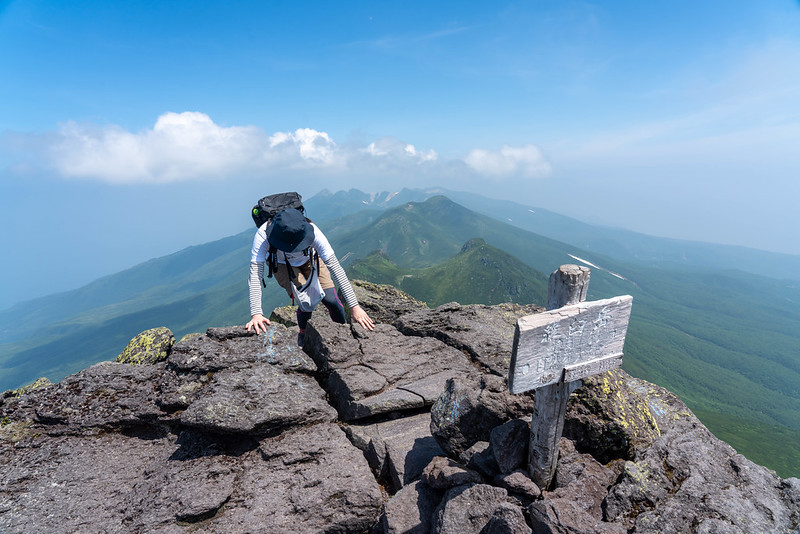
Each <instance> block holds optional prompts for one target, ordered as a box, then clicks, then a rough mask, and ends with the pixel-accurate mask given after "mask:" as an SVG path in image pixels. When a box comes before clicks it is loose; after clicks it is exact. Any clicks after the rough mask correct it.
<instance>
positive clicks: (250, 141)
mask: <svg viewBox="0 0 800 534" xmlns="http://www.w3.org/2000/svg"><path fill="white" fill-rule="evenodd" d="M42 142H43V143H44V144H46V146H47V148H46V152H47V154H48V157H49V158H48V159H49V162H50V164H51V165H52V166H53V168H54V169H55V170H56V171H57V173H58V174H59V175H61V176H63V177H75V178H89V179H97V180H102V181H107V182H111V183H135V182H150V183H166V182H175V181H182V180H193V179H224V178H226V177H228V176H232V175H244V174H248V173H263V172H269V171H276V170H281V171H285V170H287V169H294V170H305V171H308V170H312V171H318V172H322V173H328V174H329V173H331V172H334V173H337V172H338V173H342V174H345V173H347V172H351V171H358V172H364V173H369V172H372V171H375V170H387V169H388V168H391V169H394V170H407V171H409V172H417V171H418V170H419V166H420V165H426V164H427V165H430V164H434V163H436V161H437V159H438V154H437V153H436V151H434V150H432V149H429V150H419V149H417V148H416V147H415V146H414V145H412V144H408V143H404V142H402V141H399V140H397V139H393V138H388V137H387V138H382V139H379V140H377V141H374V142H372V143H370V144H369V145H367V146H366V147H354V146H340V145H338V144H337V143H336V142H335V141H334V140H333V139H332V138H331V137H330V135H328V134H327V133H326V132H321V131H317V130H314V129H311V128H299V129H297V130H295V131H294V132H275V133H273V134H271V135H268V134H267V133H266V132H264V131H263V130H262V129H261V128H258V127H255V126H221V125H218V124H216V123H214V121H213V120H211V118H210V117H209V116H208V115H206V114H204V113H199V112H183V113H172V112H170V113H165V114H163V115H161V116H160V117H159V118H158V120H157V121H156V123H155V125H154V126H153V127H152V128H151V129H147V130H144V131H141V132H135V133H134V132H129V131H127V130H125V129H123V128H121V127H119V126H116V125H109V126H97V125H91V124H89V125H86V124H78V123H75V122H68V123H66V124H63V125H61V127H60V129H59V131H58V132H57V133H56V134H55V135H48V136H46V137H43V138H42Z"/></svg>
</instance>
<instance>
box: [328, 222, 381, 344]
mask: <svg viewBox="0 0 800 534" xmlns="http://www.w3.org/2000/svg"><path fill="white" fill-rule="evenodd" d="M313 226H314V249H315V250H316V251H317V254H319V257H320V258H321V259H322V261H324V262H325V266H326V267H327V268H328V270H329V271H330V272H331V278H333V281H334V282H336V285H337V286H339V289H341V290H342V296H344V301H345V302H346V303H347V306H348V307H349V308H350V314H351V316H352V317H353V320H354V321H355V322H357V323H358V324H360V325H361V326H363V327H364V328H366V329H367V330H372V329H373V328H374V326H375V323H374V322H373V321H372V319H371V318H370V316H369V315H367V312H365V311H364V309H363V308H362V307H361V306H359V304H358V299H357V298H356V293H355V291H353V286H352V285H350V279H349V278H347V274H346V273H345V272H344V269H343V268H342V265H341V264H340V263H339V260H338V259H337V258H336V254H335V253H334V252H333V247H331V244H330V243H329V242H328V238H327V237H325V234H323V233H322V231H320V229H319V228H317V226H316V225H313Z"/></svg>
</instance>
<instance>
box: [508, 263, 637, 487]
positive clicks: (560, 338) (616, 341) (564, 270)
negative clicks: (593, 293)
mask: <svg viewBox="0 0 800 534" xmlns="http://www.w3.org/2000/svg"><path fill="white" fill-rule="evenodd" d="M589 275H590V271H589V268H588V267H582V266H578V265H562V266H561V267H559V269H558V270H557V271H555V272H554V273H553V274H551V275H550V285H549V287H548V295H547V309H548V311H546V312H544V313H538V314H534V315H528V316H526V317H522V318H521V319H519V320H518V321H517V327H516V329H515V331H514V346H513V349H512V353H511V365H510V367H509V370H508V389H509V390H510V391H511V393H523V392H525V391H529V390H532V389H535V390H536V399H535V402H534V407H533V415H532V416H531V435H530V444H529V448H528V474H530V476H531V479H533V481H534V482H535V483H536V484H537V485H538V486H539V487H540V488H541V489H542V490H545V489H547V488H548V487H549V486H550V483H551V482H552V480H553V476H554V475H555V471H556V465H557V462H558V446H559V442H560V440H561V433H562V431H563V429H564V416H565V415H566V411H567V400H568V399H569V394H570V392H571V391H572V389H574V388H575V387H577V386H578V385H580V383H579V382H577V381H578V380H580V379H582V378H586V377H588V376H591V375H594V374H598V373H602V372H604V371H609V370H611V369H616V368H617V367H619V366H620V365H622V346H623V345H624V343H625V333H626V332H627V330H628V321H629V319H630V315H631V304H632V302H633V297H631V296H629V295H624V296H621V297H614V298H610V299H606V300H598V301H594V302H583V301H584V299H585V298H586V293H587V290H588V287H589Z"/></svg>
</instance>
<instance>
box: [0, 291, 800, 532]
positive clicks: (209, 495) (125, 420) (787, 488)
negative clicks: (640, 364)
mask: <svg viewBox="0 0 800 534" xmlns="http://www.w3.org/2000/svg"><path fill="white" fill-rule="evenodd" d="M355 285H356V289H357V292H358V293H359V298H360V300H361V301H362V302H365V303H368V307H369V311H370V313H371V314H372V315H373V317H379V318H380V320H381V323H380V324H378V325H377V326H376V328H375V330H374V331H372V332H367V331H364V330H363V329H361V328H360V327H358V326H350V325H339V324H335V323H332V322H331V321H330V320H329V319H328V318H326V317H325V314H324V313H321V312H317V313H315V314H314V318H313V319H312V325H311V326H310V328H309V330H308V332H307V334H306V336H305V341H304V346H303V347H302V349H301V348H299V347H297V346H296V339H297V336H296V326H295V325H293V324H292V316H293V314H292V313H291V312H288V311H287V310H278V311H276V313H275V314H273V317H272V319H273V324H272V326H271V327H270V329H269V331H268V332H267V333H266V334H262V335H258V336H257V335H254V334H250V333H248V332H246V331H245V330H244V328H243V327H231V328H211V329H209V330H208V331H207V332H206V333H205V334H195V335H190V336H186V337H185V338H184V339H182V340H181V341H179V342H177V343H175V344H174V345H173V344H172V341H171V339H170V335H169V334H168V333H163V332H162V334H164V335H163V336H161V339H165V340H168V341H169V342H168V343H167V346H166V348H165V346H164V344H163V343H159V344H157V345H158V347H157V349H156V350H158V351H159V352H158V354H157V355H156V356H155V357H153V358H148V357H147V356H146V355H138V354H137V356H136V357H128V356H126V357H125V358H121V359H120V360H119V361H118V362H113V363H112V362H105V363H100V364H97V365H94V366H92V367H90V368H88V369H86V370H84V371H82V372H80V373H77V374H75V375H72V376H69V377H67V378H65V379H64V380H62V381H61V382H59V383H57V384H50V383H49V382H47V381H42V382H40V383H38V384H37V386H38V387H31V388H25V389H23V390H17V391H9V392H6V393H5V394H3V395H2V397H0V532H3V533H21V532H38V533H79V532H80V533H93V532H103V533H117V532H125V533H128V532H132V533H170V534H172V533H306V532H308V533H346V532H352V533H370V534H373V533H375V534H377V533H387V534H388V533H398V534H399V533H428V532H431V533H448V534H468V533H482V534H490V533H493V534H499V533H507V534H516V533H530V532H536V533H587V534H588V533H630V532H637V533H638V532H652V533H656V532H707V533H711V532H716V533H734V532H737V533H741V532H746V533H750V532H759V533H760V532H787V533H791V532H800V527H798V524H800V480H798V479H796V478H790V479H781V478H780V477H778V476H777V475H776V474H775V473H773V472H771V471H769V470H768V469H766V468H764V467H761V466H759V465H756V464H754V463H752V462H750V461H748V460H747V459H746V458H744V457H743V456H741V455H739V454H737V453H736V451H735V450H733V449H732V448H731V447H730V446H729V445H727V444H726V443H724V442H722V441H720V440H719V439H717V438H716V437H715V436H714V435H712V434H711V433H710V432H709V431H708V430H707V429H706V428H705V427H704V426H703V425H702V424H701V423H700V421H699V420H698V419H697V418H696V417H695V416H694V415H693V414H692V413H691V412H690V411H689V410H688V409H687V408H686V406H685V405H684V404H683V403H682V402H681V401H680V400H679V399H678V398H677V397H675V396H674V395H673V394H671V393H670V392H668V391H666V390H664V389H662V388H660V387H658V386H655V385H653V384H651V383H648V382H645V381H642V380H639V379H636V378H633V377H631V376H629V375H627V374H626V373H625V372H623V371H621V370H616V371H611V372H607V373H604V374H601V375H597V376H594V377H592V378H590V379H587V380H585V381H584V383H583V385H582V386H581V387H579V388H578V389H576V390H575V391H574V393H573V394H572V395H571V397H570V401H569V407H568V411H567V417H566V421H565V424H564V437H563V438H562V440H561V444H560V456H559V462H558V467H557V471H556V476H555V480H554V482H553V485H552V487H548V488H539V487H537V486H536V484H534V483H533V482H532V481H531V479H530V478H529V477H528V474H527V469H526V467H527V454H528V452H527V447H528V436H529V432H530V421H531V417H530V414H531V412H532V409H533V403H534V402H535V395H534V394H533V393H528V394H523V395H511V394H510V393H509V392H508V389H507V387H506V385H505V376H506V373H507V368H508V363H509V358H510V352H511V346H512V337H513V330H514V324H515V322H516V319H517V318H518V317H521V316H524V315H528V314H531V313H536V312H538V311H541V308H537V307H534V306H518V305H513V304H503V305H499V306H480V305H469V306H467V305H464V306H462V305H458V304H455V303H451V304H446V305H444V306H440V307H439V308H437V309H433V310H430V309H428V308H426V307H425V306H424V305H423V304H421V303H419V302H416V301H414V300H413V299H411V298H410V297H408V296H407V295H403V294H401V293H399V292H397V291H396V290H395V289H393V288H389V287H385V286H376V285H372V284H366V283H356V284H355ZM365 305H366V304H365ZM145 338H147V339H149V337H148V336H145ZM134 345H136V346H137V347H139V346H145V345H148V343H141V342H137V343H134ZM150 345H154V344H153V343H150ZM137 350H138V349H137ZM122 362H129V363H122ZM131 362H132V363H131Z"/></svg>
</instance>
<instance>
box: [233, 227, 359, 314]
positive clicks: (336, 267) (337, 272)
mask: <svg viewBox="0 0 800 534" xmlns="http://www.w3.org/2000/svg"><path fill="white" fill-rule="evenodd" d="M268 224H269V222H267V223H265V224H264V225H263V226H261V227H260V228H259V229H258V231H257V232H256V235H255V237H254V238H253V248H252V249H251V251H250V277H249V278H248V284H249V288H250V315H251V316H253V315H257V314H258V315H264V312H263V310H262V309H261V280H262V279H263V278H264V261H265V260H266V259H267V253H268V252H269V242H267V225H268ZM311 226H312V227H313V228H314V242H313V243H312V245H311V246H312V247H313V248H314V250H315V251H316V252H317V254H319V257H320V259H321V260H322V261H323V262H325V265H326V266H327V267H328V270H329V271H330V272H331V278H333V281H334V282H335V283H336V285H337V286H339V289H341V291H342V294H343V296H344V300H345V302H346V303H347V305H348V306H349V307H350V308H354V307H356V306H358V299H357V298H356V294H355V292H354V291H353V286H352V285H350V280H349V279H348V278H347V274H345V272H344V269H343V268H342V266H341V264H340V263H339V260H338V259H337V258H336V254H335V253H334V251H333V247H331V244H330V243H329V242H328V238H327V237H325V234H323V233H322V230H320V229H319V228H317V226H316V225H315V224H314V223H311ZM283 256H284V255H283V254H279V255H278V262H279V263H285V261H284V259H283ZM286 259H288V260H289V264H290V265H292V266H294V267H299V266H300V265H303V264H304V263H305V262H307V261H308V256H306V255H305V254H304V253H303V252H302V251H300V252H289V253H287V254H286Z"/></svg>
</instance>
